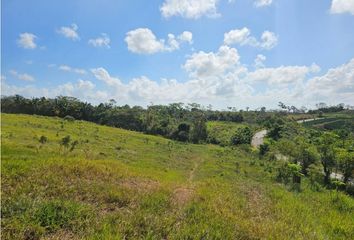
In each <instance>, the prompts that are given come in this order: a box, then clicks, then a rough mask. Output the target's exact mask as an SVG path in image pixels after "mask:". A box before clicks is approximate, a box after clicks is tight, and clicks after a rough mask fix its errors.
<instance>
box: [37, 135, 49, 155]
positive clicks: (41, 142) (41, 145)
mask: <svg viewBox="0 0 354 240" xmlns="http://www.w3.org/2000/svg"><path fill="white" fill-rule="evenodd" d="M47 141H48V138H47V137H46V136H43V135H42V136H41V137H40V138H39V139H38V142H39V144H40V145H39V146H38V147H37V153H38V152H39V149H41V148H42V147H43V146H44V144H45V143H46V142H47Z"/></svg>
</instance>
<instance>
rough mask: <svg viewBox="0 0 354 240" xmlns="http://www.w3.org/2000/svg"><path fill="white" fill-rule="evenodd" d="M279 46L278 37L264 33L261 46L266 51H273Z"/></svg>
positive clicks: (268, 32) (270, 33) (267, 32)
mask: <svg viewBox="0 0 354 240" xmlns="http://www.w3.org/2000/svg"><path fill="white" fill-rule="evenodd" d="M277 44H278V37H277V36H276V35H275V33H273V32H270V31H264V32H263V33H262V36H261V42H260V43H259V46H260V47H261V48H264V49H267V50H269V49H272V48H274V47H275V46H276V45H277Z"/></svg>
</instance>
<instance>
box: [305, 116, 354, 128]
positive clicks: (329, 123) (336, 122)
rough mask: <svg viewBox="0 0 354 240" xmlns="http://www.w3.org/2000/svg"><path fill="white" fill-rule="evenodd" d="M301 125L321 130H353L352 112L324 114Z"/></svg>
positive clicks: (353, 119)
mask: <svg viewBox="0 0 354 240" xmlns="http://www.w3.org/2000/svg"><path fill="white" fill-rule="evenodd" d="M303 125H304V126H306V127H313V128H317V129H322V130H336V129H346V130H349V131H353V132H354V114H349V113H331V114H325V115H324V116H323V118H321V119H317V120H314V121H308V122H304V123H303Z"/></svg>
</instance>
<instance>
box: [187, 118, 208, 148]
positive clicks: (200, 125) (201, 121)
mask: <svg viewBox="0 0 354 240" xmlns="http://www.w3.org/2000/svg"><path fill="white" fill-rule="evenodd" d="M207 136H208V134H207V127H206V119H205V117H204V115H202V114H197V116H195V117H194V119H193V128H192V131H191V141H192V142H194V143H199V142H200V141H205V140H206V138H207Z"/></svg>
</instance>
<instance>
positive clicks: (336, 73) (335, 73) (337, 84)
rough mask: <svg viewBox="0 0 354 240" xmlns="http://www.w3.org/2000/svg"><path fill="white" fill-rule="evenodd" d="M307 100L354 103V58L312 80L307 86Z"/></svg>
mask: <svg viewBox="0 0 354 240" xmlns="http://www.w3.org/2000/svg"><path fill="white" fill-rule="evenodd" d="M305 93H306V96H307V98H309V99H316V100H317V101H325V102H327V101H328V100H329V101H332V102H336V101H340V102H347V103H351V104H352V103H354V58H352V59H351V60H350V61H349V62H348V63H346V64H343V65H341V66H338V67H336V68H332V69H329V70H328V71H327V73H326V74H324V75H323V76H317V77H314V78H312V79H310V80H309V81H308V82H307V83H306V86H305Z"/></svg>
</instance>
